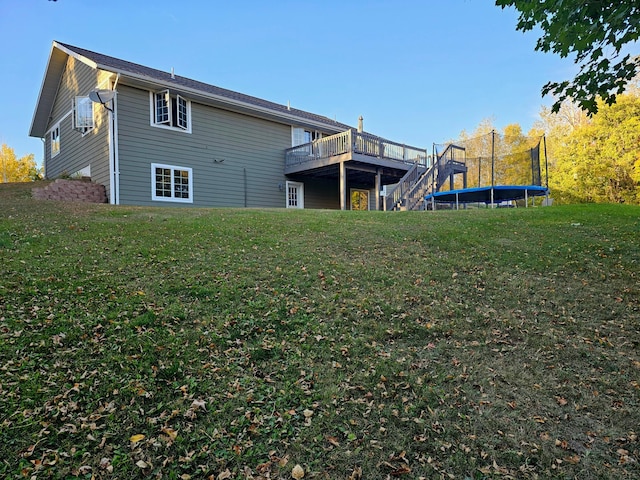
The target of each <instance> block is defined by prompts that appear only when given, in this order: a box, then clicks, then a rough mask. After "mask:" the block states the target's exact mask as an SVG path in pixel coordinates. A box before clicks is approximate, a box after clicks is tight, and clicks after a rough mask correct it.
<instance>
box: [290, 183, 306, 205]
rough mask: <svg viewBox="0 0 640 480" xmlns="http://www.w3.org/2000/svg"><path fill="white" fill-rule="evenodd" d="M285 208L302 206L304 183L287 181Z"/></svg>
mask: <svg viewBox="0 0 640 480" xmlns="http://www.w3.org/2000/svg"><path fill="white" fill-rule="evenodd" d="M287 208H304V185H303V184H302V183H300V182H287Z"/></svg>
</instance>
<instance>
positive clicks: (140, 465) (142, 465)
mask: <svg viewBox="0 0 640 480" xmlns="http://www.w3.org/2000/svg"><path fill="white" fill-rule="evenodd" d="M136 466H137V467H138V468H142V469H145V468H147V467H148V466H149V465H147V462H145V461H144V460H138V461H137V462H136Z"/></svg>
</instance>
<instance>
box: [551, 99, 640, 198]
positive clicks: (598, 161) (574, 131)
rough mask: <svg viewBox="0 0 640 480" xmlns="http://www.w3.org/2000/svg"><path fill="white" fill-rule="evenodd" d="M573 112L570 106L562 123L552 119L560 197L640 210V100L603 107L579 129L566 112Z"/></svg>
mask: <svg viewBox="0 0 640 480" xmlns="http://www.w3.org/2000/svg"><path fill="white" fill-rule="evenodd" d="M571 108H575V106H570V105H567V104H564V105H563V107H562V108H561V109H560V112H559V115H560V118H553V117H552V115H549V116H547V117H546V118H547V121H546V123H547V124H548V126H550V127H551V128H550V130H549V133H550V134H549V136H548V149H549V152H550V153H549V157H550V160H551V161H552V163H551V165H550V168H549V171H550V178H549V183H550V185H549V186H550V188H551V190H552V194H553V195H554V197H556V198H557V199H558V200H560V201H561V202H563V203H575V202H599V203H604V202H611V203H634V204H640V95H638V94H637V93H628V94H623V95H619V96H618V99H617V101H616V103H615V104H613V105H607V104H606V103H605V102H603V101H600V104H599V110H598V114H597V115H594V116H593V117H592V118H591V119H582V120H580V121H579V122H577V123H575V124H568V123H567V121H566V118H570V117H571V115H570V114H568V113H567V112H563V110H564V109H569V110H570V109H571ZM546 113H547V112H546V111H544V110H543V112H542V114H541V116H545V114H546ZM542 123H544V122H542Z"/></svg>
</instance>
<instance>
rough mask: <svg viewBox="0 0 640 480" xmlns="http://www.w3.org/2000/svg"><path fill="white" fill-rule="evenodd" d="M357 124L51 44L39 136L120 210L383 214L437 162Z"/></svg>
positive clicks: (50, 158) (47, 155)
mask: <svg viewBox="0 0 640 480" xmlns="http://www.w3.org/2000/svg"><path fill="white" fill-rule="evenodd" d="M359 127H360V128H353V127H351V126H349V125H346V124H343V123H340V122H337V121H335V120H332V119H330V118H327V117H324V116H321V115H316V114H313V113H310V112H305V111H302V110H298V109H295V108H291V107H290V106H287V105H280V104H277V103H273V102H269V101H266V100H262V99H259V98H255V97H252V96H249V95H244V94H241V93H237V92H233V91H230V90H226V89H223V88H219V87H216V86H213V85H209V84H206V83H202V82H198V81H195V80H191V79H189V78H185V77H182V76H179V75H177V74H174V73H173V72H164V71H160V70H156V69H153V68H148V67H145V66H142V65H138V64H135V63H131V62H128V61H124V60H120V59H117V58H114V57H110V56H107V55H103V54H100V53H96V52H92V51H89V50H85V49H83V48H78V47H75V46H71V45H67V44H64V43H60V42H53V45H52V48H51V54H50V56H49V61H48V64H47V67H46V72H45V76H44V80H43V83H42V87H41V90H40V94H39V97H38V102H37V105H36V109H35V113H34V116H33V121H32V124H31V130H30V135H31V136H33V137H38V138H42V139H44V167H45V175H46V177H47V178H56V177H60V176H63V175H65V174H68V175H73V174H78V175H82V176H89V177H91V179H92V180H93V181H94V182H97V183H100V184H102V185H104V186H105V188H106V191H107V196H108V201H109V203H111V204H114V205H119V204H122V205H165V206H166V205H176V206H202V207H205V206H216V207H218V206H219V207H287V208H329V209H343V210H344V209H351V208H353V209H356V208H364V209H379V208H381V206H382V205H383V204H384V202H380V196H379V195H380V191H381V188H382V186H383V185H391V184H398V182H400V180H402V179H403V178H404V177H405V176H406V175H407V173H408V172H410V171H415V170H416V169H420V171H423V170H425V168H426V165H427V163H428V162H429V158H428V155H427V152H426V150H424V149H419V148H413V147H408V146H406V145H402V144H400V143H395V142H391V141H388V140H385V139H383V138H380V137H376V136H374V135H371V134H368V133H366V132H364V131H363V130H362V125H361V123H360V124H359ZM400 183H401V182H400Z"/></svg>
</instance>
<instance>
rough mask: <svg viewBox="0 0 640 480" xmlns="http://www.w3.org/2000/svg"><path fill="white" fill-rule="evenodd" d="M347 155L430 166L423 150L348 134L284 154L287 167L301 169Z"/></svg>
mask: <svg viewBox="0 0 640 480" xmlns="http://www.w3.org/2000/svg"><path fill="white" fill-rule="evenodd" d="M345 153H358V154H362V155H366V156H369V157H376V158H380V159H384V160H391V161H396V162H402V163H404V164H414V163H415V164H420V165H424V166H426V165H427V151H426V150H424V149H420V148H415V147H410V146H407V145H403V144H401V143H396V142H391V141H389V140H385V139H384V138H380V137H376V136H375V135H370V134H368V133H362V132H357V131H355V130H347V131H345V132H342V133H338V134H336V135H331V136H329V137H325V138H321V139H319V140H315V141H313V142H310V143H304V144H302V145H298V146H297V147H293V148H288V149H287V150H286V152H285V167H293V166H296V165H302V164H304V163H309V162H313V161H316V160H320V159H323V158H330V157H334V156H337V155H342V154H345Z"/></svg>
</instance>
